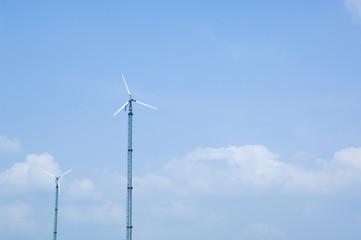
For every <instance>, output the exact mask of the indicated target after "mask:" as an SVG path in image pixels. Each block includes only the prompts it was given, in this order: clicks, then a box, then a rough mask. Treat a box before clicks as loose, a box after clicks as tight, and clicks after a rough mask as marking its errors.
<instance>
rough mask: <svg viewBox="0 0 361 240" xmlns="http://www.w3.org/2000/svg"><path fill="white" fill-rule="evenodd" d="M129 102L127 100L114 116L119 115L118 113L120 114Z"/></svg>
mask: <svg viewBox="0 0 361 240" xmlns="http://www.w3.org/2000/svg"><path fill="white" fill-rule="evenodd" d="M128 104H129V102H126V103H125V104H124V105H123V106H122V107H121V108H119V109H118V111H116V112H115V113H114V115H113V116H115V115H117V114H118V113H119V112H120V111H121V110H122V109H123V108H125V106H127V105H128Z"/></svg>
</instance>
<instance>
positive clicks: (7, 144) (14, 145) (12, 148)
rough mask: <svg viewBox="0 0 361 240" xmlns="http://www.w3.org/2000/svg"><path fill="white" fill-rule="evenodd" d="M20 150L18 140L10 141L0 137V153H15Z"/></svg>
mask: <svg viewBox="0 0 361 240" xmlns="http://www.w3.org/2000/svg"><path fill="white" fill-rule="evenodd" d="M20 149H21V143H20V141H19V140H18V139H14V140H10V139H8V138H7V137H6V136H0V152H16V151H19V150H20Z"/></svg>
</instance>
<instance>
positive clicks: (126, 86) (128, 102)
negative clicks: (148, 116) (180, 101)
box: [113, 74, 158, 116]
mask: <svg viewBox="0 0 361 240" xmlns="http://www.w3.org/2000/svg"><path fill="white" fill-rule="evenodd" d="M122 78H123V81H124V85H125V88H126V89H127V92H128V94H129V100H128V101H127V102H126V103H125V104H124V105H123V106H122V107H121V108H119V109H118V111H116V112H115V113H114V115H113V116H115V115H117V114H118V113H119V112H120V111H121V110H122V109H123V108H125V109H126V107H127V106H128V105H129V104H131V103H132V102H136V103H139V104H141V105H143V106H146V107H149V108H152V109H155V110H158V108H156V107H153V106H151V105H148V104H146V103H143V102H141V101H138V100H135V99H133V98H132V94H131V93H130V91H129V88H128V85H127V82H126V81H125V78H124V75H123V74H122Z"/></svg>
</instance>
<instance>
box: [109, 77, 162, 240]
mask: <svg viewBox="0 0 361 240" xmlns="http://www.w3.org/2000/svg"><path fill="white" fill-rule="evenodd" d="M122 78H123V81H124V85H125V88H126V89H127V92H128V94H129V100H128V101H127V102H126V103H125V104H124V105H123V106H122V107H121V108H119V110H118V111H116V112H115V113H114V116H115V115H117V114H118V113H119V112H120V111H121V110H122V109H123V108H125V109H126V107H127V106H128V105H129V113H128V183H127V189H128V191H127V193H128V194H127V240H132V228H133V225H132V190H133V185H132V152H133V149H132V116H133V112H132V103H133V102H136V103H139V104H141V105H144V106H146V107H149V108H153V109H155V110H158V108H156V107H153V106H150V105H148V104H145V103H142V102H140V101H138V100H135V99H133V98H132V95H131V94H130V91H129V88H128V85H127V82H126V81H125V78H124V76H123V74H122Z"/></svg>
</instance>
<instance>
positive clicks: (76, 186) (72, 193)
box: [66, 178, 98, 199]
mask: <svg viewBox="0 0 361 240" xmlns="http://www.w3.org/2000/svg"><path fill="white" fill-rule="evenodd" d="M66 192H67V194H68V197H70V198H75V199H89V198H91V199H93V198H97V196H98V194H97V193H96V192H95V187H94V183H93V181H92V180H90V179H89V178H84V179H80V180H74V181H72V182H70V183H69V184H68V186H67V188H66Z"/></svg>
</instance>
